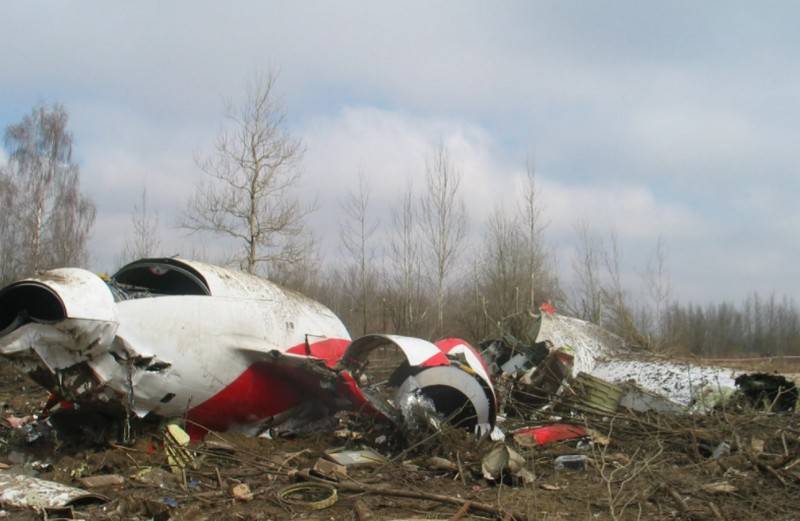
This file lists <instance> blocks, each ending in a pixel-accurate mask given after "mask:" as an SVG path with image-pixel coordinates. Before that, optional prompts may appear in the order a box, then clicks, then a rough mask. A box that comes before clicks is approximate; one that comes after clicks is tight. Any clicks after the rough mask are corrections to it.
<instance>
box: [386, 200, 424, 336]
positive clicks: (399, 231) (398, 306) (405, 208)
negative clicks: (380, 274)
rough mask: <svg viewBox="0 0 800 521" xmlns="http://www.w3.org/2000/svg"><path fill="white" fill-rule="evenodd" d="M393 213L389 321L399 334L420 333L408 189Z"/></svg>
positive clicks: (418, 272)
mask: <svg viewBox="0 0 800 521" xmlns="http://www.w3.org/2000/svg"><path fill="white" fill-rule="evenodd" d="M399 200H400V203H399V206H398V207H396V208H394V209H393V210H392V232H391V239H390V245H389V247H390V251H391V253H392V255H391V256H390V258H389V271H390V273H391V280H390V284H391V289H390V295H391V301H392V309H393V314H392V321H393V323H394V328H395V330H396V331H398V332H399V333H403V334H412V333H415V332H416V331H418V330H419V328H420V324H421V320H422V319H423V318H424V315H425V310H424V309H423V308H424V303H423V298H422V261H421V257H420V247H419V241H420V235H419V222H418V215H417V207H416V205H415V203H414V193H413V190H412V187H411V186H408V187H407V188H406V190H405V192H403V194H402V196H401V197H400V198H399Z"/></svg>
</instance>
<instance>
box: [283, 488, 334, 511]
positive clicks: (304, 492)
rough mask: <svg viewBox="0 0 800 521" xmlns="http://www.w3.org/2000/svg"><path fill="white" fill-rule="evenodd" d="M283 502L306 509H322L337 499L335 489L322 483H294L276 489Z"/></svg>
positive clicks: (331, 504)
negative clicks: (278, 489)
mask: <svg viewBox="0 0 800 521" xmlns="http://www.w3.org/2000/svg"><path fill="white" fill-rule="evenodd" d="M278 499H279V500H281V501H283V502H284V503H287V504H290V505H294V506H301V507H304V508H306V509H308V510H322V509H325V508H328V507H331V506H333V505H334V504H335V503H336V501H337V500H338V499H339V497H338V494H337V492H336V489H335V488H334V487H332V486H331V485H327V484H324V483H296V484H294V485H289V486H287V487H283V488H282V489H281V490H280V491H278Z"/></svg>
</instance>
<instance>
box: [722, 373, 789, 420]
mask: <svg viewBox="0 0 800 521" xmlns="http://www.w3.org/2000/svg"><path fill="white" fill-rule="evenodd" d="M735 382H736V387H737V388H738V389H739V390H740V391H741V392H742V394H743V395H744V396H745V398H746V399H747V400H748V402H749V403H750V405H752V406H753V407H756V408H759V409H764V410H767V411H774V412H792V411H794V410H795V407H796V405H797V397H798V389H797V386H796V385H795V384H794V382H790V381H789V380H787V379H786V377H785V376H781V375H778V374H766V373H751V374H741V375H739V376H737V377H736V380H735Z"/></svg>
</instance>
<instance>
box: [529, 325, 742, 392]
mask: <svg viewBox="0 0 800 521" xmlns="http://www.w3.org/2000/svg"><path fill="white" fill-rule="evenodd" d="M537 340H538V341H540V342H542V341H550V342H552V343H553V345H554V346H555V347H556V348H560V349H562V350H568V351H570V352H571V354H572V355H573V357H574V361H573V365H572V374H573V375H574V376H577V375H578V374H579V373H587V374H591V375H593V376H595V377H597V378H600V379H602V380H606V381H608V382H612V383H623V382H626V381H633V382H635V383H636V385H638V386H639V387H641V388H642V389H644V390H646V391H649V392H651V393H656V394H660V395H663V396H666V397H667V398H669V399H670V400H671V401H673V402H676V403H678V404H680V405H682V406H688V405H690V404H692V403H693V402H696V401H697V400H701V399H702V398H703V396H705V395H707V394H708V392H709V391H710V390H715V391H716V390H720V389H733V388H734V379H735V377H736V375H737V374H739V373H740V371H735V370H733V369H729V368H725V367H714V366H704V365H697V364H692V363H689V362H675V361H670V360H664V359H663V358H657V357H655V356H652V355H648V354H647V353H645V352H643V351H640V350H636V349H634V348H633V347H631V346H629V345H628V344H626V342H625V341H624V340H623V339H622V338H621V337H619V336H617V335H614V334H613V333H611V332H609V331H607V330H605V329H603V328H601V327H599V326H597V325H595V324H592V323H590V322H586V321H585V320H580V319H577V318H572V317H566V316H564V315H559V314H542V324H541V329H540V331H539V336H538V338H537Z"/></svg>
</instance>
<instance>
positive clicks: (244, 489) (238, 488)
mask: <svg viewBox="0 0 800 521" xmlns="http://www.w3.org/2000/svg"><path fill="white" fill-rule="evenodd" d="M231 497H233V499H236V500H239V501H252V500H253V493H252V492H251V491H250V487H248V486H247V484H246V483H239V484H238V485H234V486H232V487H231Z"/></svg>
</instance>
